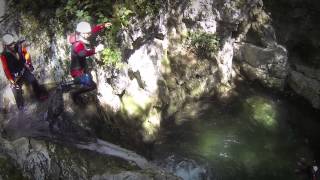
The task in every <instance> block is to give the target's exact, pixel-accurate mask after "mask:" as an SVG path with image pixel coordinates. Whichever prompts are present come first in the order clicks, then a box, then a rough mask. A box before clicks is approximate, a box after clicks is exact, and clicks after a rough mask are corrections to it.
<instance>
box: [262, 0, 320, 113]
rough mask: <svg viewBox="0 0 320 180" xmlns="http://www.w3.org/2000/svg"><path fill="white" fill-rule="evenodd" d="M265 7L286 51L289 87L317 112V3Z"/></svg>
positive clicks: (267, 4)
mask: <svg viewBox="0 0 320 180" xmlns="http://www.w3.org/2000/svg"><path fill="white" fill-rule="evenodd" d="M265 7H266V10H267V11H269V12H271V17H272V20H273V25H274V27H275V30H276V32H277V35H278V36H277V37H278V41H279V43H281V44H283V45H285V46H286V48H287V50H288V52H289V57H288V61H289V63H288V64H289V67H290V69H289V71H290V72H289V76H288V85H289V87H290V88H291V89H293V91H294V92H296V93H297V94H298V95H300V96H302V97H305V98H306V99H307V100H308V101H309V102H310V103H311V104H312V106H313V107H314V108H317V109H320V106H319V104H320V101H319V98H320V92H319V83H320V82H319V77H320V76H319V68H320V63H319V62H320V53H319V52H320V51H319V47H320V46H319V42H320V41H319V40H320V39H319V37H320V32H319V28H320V26H319V23H317V22H318V19H319V11H318V9H319V8H320V3H319V1H314V0H312V1H307V2H306V1H302V0H293V1H290V2H289V1H284V0H280V1H277V2H270V1H265ZM284 17H285V18H284Z"/></svg>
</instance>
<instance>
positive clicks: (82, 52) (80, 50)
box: [73, 42, 95, 57]
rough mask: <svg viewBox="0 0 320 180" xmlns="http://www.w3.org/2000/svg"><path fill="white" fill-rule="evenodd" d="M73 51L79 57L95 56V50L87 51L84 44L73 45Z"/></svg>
mask: <svg viewBox="0 0 320 180" xmlns="http://www.w3.org/2000/svg"><path fill="white" fill-rule="evenodd" d="M73 51H74V52H75V53H76V55H77V56H80V57H87V56H92V55H93V54H95V49H94V48H93V49H86V47H85V46H84V44H83V43H81V42H77V43H74V44H73Z"/></svg>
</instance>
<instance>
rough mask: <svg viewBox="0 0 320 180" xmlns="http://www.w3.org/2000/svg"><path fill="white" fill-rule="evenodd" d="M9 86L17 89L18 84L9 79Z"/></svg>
mask: <svg viewBox="0 0 320 180" xmlns="http://www.w3.org/2000/svg"><path fill="white" fill-rule="evenodd" d="M10 87H11V88H15V89H18V88H19V85H18V84H17V83H16V82H15V81H14V80H10Z"/></svg>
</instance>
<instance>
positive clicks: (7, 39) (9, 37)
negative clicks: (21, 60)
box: [2, 34, 14, 45]
mask: <svg viewBox="0 0 320 180" xmlns="http://www.w3.org/2000/svg"><path fill="white" fill-rule="evenodd" d="M2 41H3V43H4V45H10V44H12V43H13V42H14V38H13V36H12V35H11V34H5V35H4V36H3V37H2Z"/></svg>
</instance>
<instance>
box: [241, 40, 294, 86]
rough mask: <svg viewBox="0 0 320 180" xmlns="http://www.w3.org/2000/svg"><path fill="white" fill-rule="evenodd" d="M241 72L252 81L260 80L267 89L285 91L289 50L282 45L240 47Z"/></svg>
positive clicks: (246, 45)
mask: <svg viewBox="0 0 320 180" xmlns="http://www.w3.org/2000/svg"><path fill="white" fill-rule="evenodd" d="M238 59H239V60H240V61H241V65H240V66H241V70H242V71H243V72H244V73H245V75H246V76H247V77H248V78H249V79H251V80H259V81H260V82H262V84H264V85H265V86H267V87H271V88H277V89H283V88H284V85H285V81H286V78H287V73H288V66H287V50H286V49H285V48H284V47H283V46H280V45H276V46H274V47H267V48H263V47H258V46H255V45H252V44H247V43H244V44H241V45H240V46H239V53H238Z"/></svg>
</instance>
